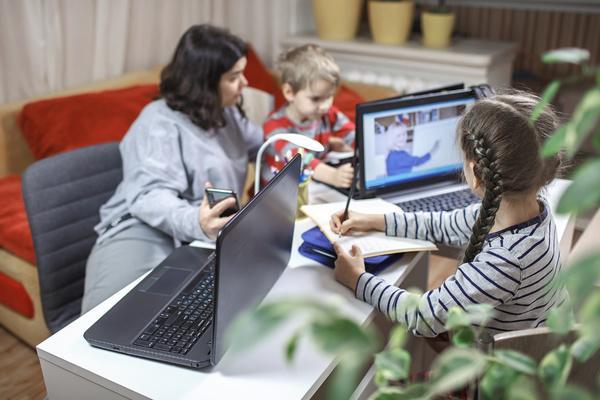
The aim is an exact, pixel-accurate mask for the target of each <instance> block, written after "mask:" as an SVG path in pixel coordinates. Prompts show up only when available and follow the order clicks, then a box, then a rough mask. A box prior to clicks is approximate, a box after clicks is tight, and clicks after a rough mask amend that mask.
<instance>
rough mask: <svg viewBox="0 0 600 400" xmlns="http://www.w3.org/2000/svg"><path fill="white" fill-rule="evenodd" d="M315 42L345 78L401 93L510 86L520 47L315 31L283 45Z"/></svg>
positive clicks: (467, 40)
mask: <svg viewBox="0 0 600 400" xmlns="http://www.w3.org/2000/svg"><path fill="white" fill-rule="evenodd" d="M305 43H315V44H318V45H319V46H321V47H323V48H324V49H325V50H326V51H327V52H328V53H329V54H331V55H332V56H333V57H334V58H335V60H336V62H337V63H338V64H339V65H340V67H341V68H342V74H343V76H344V78H345V79H348V80H351V81H358V82H363V83H370V84H380V85H384V86H391V87H394V88H395V89H396V90H397V91H399V92H409V91H415V90H423V89H427V88H431V87H435V86H440V85H442V84H448V83H456V82H464V83H465V84H469V85H470V84H478V83H489V84H491V85H493V86H507V85H509V84H510V78H511V74H512V62H513V60H514V57H515V54H516V50H517V45H516V44H515V43H512V42H500V41H487V40H474V39H455V40H454V41H453V44H452V45H451V46H450V47H448V48H445V49H431V48H427V47H423V46H422V45H421V44H420V42H419V40H418V38H414V39H413V40H411V41H409V42H408V43H406V44H404V45H399V46H390V45H381V44H376V43H373V42H372V41H371V39H370V38H369V37H358V38H356V39H355V40H352V41H332V40H322V39H319V38H318V37H317V36H316V35H315V34H313V33H300V34H294V35H289V36H287V37H286V38H284V39H283V40H282V41H281V42H280V46H281V48H282V49H285V48H289V47H294V46H298V45H301V44H305Z"/></svg>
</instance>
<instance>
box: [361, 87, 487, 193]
mask: <svg viewBox="0 0 600 400" xmlns="http://www.w3.org/2000/svg"><path fill="white" fill-rule="evenodd" d="M474 102H475V99H460V100H452V101H447V102H440V103H434V104H427V105H419V106H414V107H405V108H401V109H390V110H385V111H377V112H373V113H369V114H364V115H363V118H362V123H363V132H364V135H363V137H364V153H365V154H364V162H365V186H366V188H367V189H373V188H379V187H384V186H388V185H395V184H399V183H405V182H410V181H414V180H417V179H420V178H425V177H430V176H435V175H442V174H448V173H452V172H456V171H459V170H460V169H461V168H462V160H461V157H460V152H459V149H458V145H457V143H456V125H457V124H458V120H459V118H460V116H461V115H462V114H463V113H464V112H465V110H466V108H467V107H468V106H469V105H470V104H473V103H474Z"/></svg>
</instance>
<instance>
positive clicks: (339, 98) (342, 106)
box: [333, 85, 365, 123]
mask: <svg viewBox="0 0 600 400" xmlns="http://www.w3.org/2000/svg"><path fill="white" fill-rule="evenodd" d="M363 101H365V100H364V99H363V98H362V97H361V96H360V95H359V94H358V93H356V92H355V91H354V90H352V89H350V88H349V87H348V86H346V85H341V86H340V89H339V90H338V92H337V93H336V95H335V97H334V99H333V105H334V106H335V107H337V109H338V110H340V111H341V112H343V113H344V115H345V116H347V117H348V118H349V119H350V121H352V122H353V123H356V120H355V118H356V105H357V104H358V103H362V102H363Z"/></svg>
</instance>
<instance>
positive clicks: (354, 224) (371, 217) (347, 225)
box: [329, 210, 385, 235]
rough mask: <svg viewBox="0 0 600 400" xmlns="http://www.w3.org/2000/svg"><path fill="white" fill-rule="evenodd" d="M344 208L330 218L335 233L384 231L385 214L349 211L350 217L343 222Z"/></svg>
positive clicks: (330, 224)
mask: <svg viewBox="0 0 600 400" xmlns="http://www.w3.org/2000/svg"><path fill="white" fill-rule="evenodd" d="M343 216H344V210H340V211H337V212H335V213H334V214H333V215H332V216H331V219H330V220H329V226H330V227H331V230H332V231H334V232H335V233H339V234H340V235H343V234H345V233H349V232H353V231H356V232H366V231H382V232H383V231H384V230H385V217H384V215H383V214H363V213H359V212H356V211H348V218H346V219H345V220H344V222H342V217H343Z"/></svg>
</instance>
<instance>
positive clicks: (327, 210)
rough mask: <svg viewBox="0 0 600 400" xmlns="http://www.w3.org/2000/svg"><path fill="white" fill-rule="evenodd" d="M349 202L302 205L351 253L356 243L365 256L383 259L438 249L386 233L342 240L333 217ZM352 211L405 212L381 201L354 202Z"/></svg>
mask: <svg viewBox="0 0 600 400" xmlns="http://www.w3.org/2000/svg"><path fill="white" fill-rule="evenodd" d="M345 206H346V202H345V201H342V202H337V203H327V204H310V205H304V206H302V208H301V209H302V212H304V213H305V214H306V215H307V216H308V217H309V218H310V219H312V220H313V221H314V222H315V224H317V226H318V227H319V229H321V231H323V233H324V234H325V236H326V237H327V239H329V241H330V242H332V243H333V242H338V243H339V244H340V245H341V246H342V248H343V249H344V250H346V251H350V249H351V248H352V245H353V244H356V245H357V246H358V247H359V248H360V249H361V250H362V252H363V255H364V256H365V257H371V256H379V255H383V254H392V253H405V252H409V251H422V250H437V247H436V246H435V244H433V243H431V242H428V241H426V240H416V239H406V238H400V237H392V236H386V234H385V233H383V232H357V233H352V234H347V235H344V236H342V237H339V236H338V234H337V233H335V232H333V231H332V230H331V228H330V226H329V220H330V219H331V215H332V214H333V213H334V212H336V211H339V210H343V209H344V207H345ZM350 210H351V211H358V212H362V213H366V214H387V213H390V212H402V210H401V209H400V207H398V206H396V205H395V204H392V203H389V202H387V201H384V200H381V199H378V198H376V199H367V200H352V201H351V202H350Z"/></svg>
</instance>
